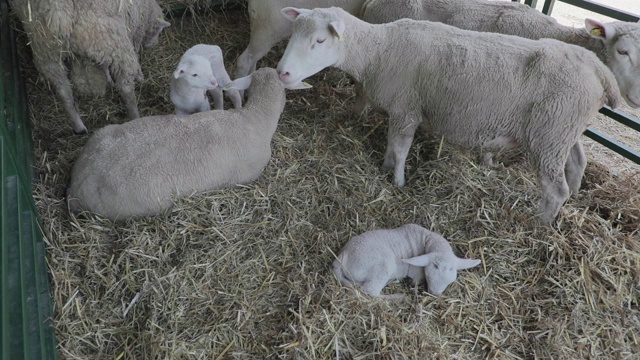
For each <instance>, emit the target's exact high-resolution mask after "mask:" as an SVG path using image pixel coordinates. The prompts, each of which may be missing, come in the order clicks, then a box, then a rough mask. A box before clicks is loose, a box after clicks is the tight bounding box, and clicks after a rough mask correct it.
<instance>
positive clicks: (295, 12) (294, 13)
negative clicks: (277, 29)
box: [280, 7, 311, 21]
mask: <svg viewBox="0 0 640 360" xmlns="http://www.w3.org/2000/svg"><path fill="white" fill-rule="evenodd" d="M310 12H311V10H309V9H298V8H294V7H286V8H283V9H282V10H280V13H281V14H282V15H283V16H284V17H286V18H287V19H289V20H291V21H296V19H297V18H298V16H300V15H304V14H308V13H310Z"/></svg>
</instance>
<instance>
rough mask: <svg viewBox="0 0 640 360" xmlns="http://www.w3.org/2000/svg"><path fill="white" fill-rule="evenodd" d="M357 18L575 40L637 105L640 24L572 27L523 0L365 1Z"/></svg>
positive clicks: (626, 97)
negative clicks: (607, 69)
mask: <svg viewBox="0 0 640 360" xmlns="http://www.w3.org/2000/svg"><path fill="white" fill-rule="evenodd" d="M360 18H361V19H362V20H364V21H366V22H369V23H373V24H382V23H388V22H392V21H396V20H400V19H404V18H409V19H414V20H429V21H437V22H441V23H444V24H447V25H452V26H455V27H457V28H460V29H466V30H474V31H485V32H493V33H501V34H507V35H515V36H520V37H524V38H528V39H534V40H538V39H543V38H550V39H556V40H560V41H563V42H566V43H569V44H574V45H578V46H581V47H584V48H585V49H588V50H591V51H593V52H594V53H595V54H596V55H597V56H598V58H599V59H600V60H601V61H602V62H604V63H605V64H606V65H607V66H608V67H609V69H611V71H612V72H613V74H614V75H615V77H616V80H617V81H618V85H619V86H620V89H621V92H622V95H623V96H624V98H625V100H626V101H627V103H628V104H629V105H630V106H632V107H639V106H640V23H631V22H624V21H614V22H610V23H605V24H591V25H590V26H589V28H586V27H585V28H574V27H570V26H565V25H561V24H559V23H558V22H557V21H556V19H554V18H552V17H550V16H547V15H545V14H543V13H541V12H540V11H537V10H535V9H532V8H531V7H529V6H527V5H524V4H519V3H513V2H505V1H488V0H397V1H393V2H390V1H385V0H367V1H366V2H365V3H364V5H363V6H362V9H361V12H360ZM586 22H587V25H589V22H590V21H589V20H587V21H586ZM600 25H602V26H600ZM594 26H596V27H595V28H594ZM594 30H595V31H594ZM592 31H593V33H592Z"/></svg>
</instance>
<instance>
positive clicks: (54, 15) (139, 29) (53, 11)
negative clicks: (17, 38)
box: [10, 0, 169, 133]
mask: <svg viewBox="0 0 640 360" xmlns="http://www.w3.org/2000/svg"><path fill="white" fill-rule="evenodd" d="M10 2H11V6H12V7H13V9H14V10H15V12H16V14H17V15H18V17H19V18H20V20H21V21H22V24H23V26H24V29H25V31H26V33H27V35H28V37H29V41H30V44H31V48H32V49H33V61H34V64H35V66H36V68H37V69H38V71H39V72H40V74H41V75H42V76H43V77H44V78H45V79H47V80H48V81H50V82H51V85H52V86H53V88H54V89H55V91H56V93H57V94H58V96H59V97H60V100H61V101H62V103H63V105H64V108H65V110H66V111H67V114H68V115H69V118H70V121H71V124H72V127H73V131H74V132H76V133H83V132H86V131H87V129H86V127H85V125H84V124H83V122H82V120H81V119H80V115H79V114H78V110H77V108H76V104H75V101H74V96H73V91H72V88H71V81H70V79H69V75H68V69H67V67H66V66H65V63H66V62H67V61H68V60H70V61H71V63H72V64H73V65H74V67H75V70H72V75H73V77H74V79H79V80H83V81H81V84H80V85H81V86H80V87H81V88H83V87H86V84H88V83H94V84H95V85H94V86H100V87H102V88H101V89H96V90H95V91H91V92H92V93H95V94H101V93H104V86H105V85H106V83H107V81H105V79H106V76H105V75H106V74H109V75H110V76H112V78H113V79H107V80H113V81H114V82H115V86H116V87H117V88H118V91H119V92H120V95H121V97H122V100H123V102H124V103H125V106H126V107H127V112H128V114H129V117H130V118H138V117H139V113H138V105H137V102H136V100H135V99H136V97H135V89H134V82H135V80H142V78H143V75H142V70H141V68H140V64H139V63H138V56H137V52H138V50H140V48H149V47H152V46H154V45H155V44H156V43H157V42H158V36H159V34H160V32H161V31H162V29H163V28H165V27H167V26H169V23H168V22H166V21H165V20H163V14H162V9H161V8H160V6H159V5H158V3H157V2H156V0H136V1H120V0H11V1H10ZM78 58H82V60H77V59H78ZM87 67H93V69H87ZM87 76H89V77H98V79H99V81H95V82H94V81H92V80H91V79H87V78H85V77H87ZM80 78H82V79H80ZM85 92H87V90H86V89H85Z"/></svg>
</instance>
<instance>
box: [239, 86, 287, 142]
mask: <svg viewBox="0 0 640 360" xmlns="http://www.w3.org/2000/svg"><path fill="white" fill-rule="evenodd" d="M282 97H284V91H283V90H282V89H280V88H278V89H275V88H273V87H268V88H256V89H250V90H249V96H248V100H247V102H246V103H245V104H244V106H242V108H241V109H239V110H235V111H240V112H248V113H251V114H252V116H251V118H254V119H256V120H257V121H258V123H257V124H256V126H257V127H258V128H259V130H260V131H261V132H262V133H264V134H269V135H271V136H272V135H273V134H274V133H275V132H276V128H277V127H278V121H268V119H272V118H276V119H279V118H280V115H281V113H282V108H283V104H284V99H283V98H282Z"/></svg>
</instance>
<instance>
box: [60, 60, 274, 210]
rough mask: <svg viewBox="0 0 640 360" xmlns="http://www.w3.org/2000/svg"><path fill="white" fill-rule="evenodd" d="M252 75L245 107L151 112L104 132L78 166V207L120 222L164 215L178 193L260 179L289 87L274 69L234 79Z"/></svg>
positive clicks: (73, 196)
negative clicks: (186, 112) (188, 112)
mask: <svg viewBox="0 0 640 360" xmlns="http://www.w3.org/2000/svg"><path fill="white" fill-rule="evenodd" d="M243 80H244V82H243ZM247 80H250V81H251V88H250V89H249V100H248V101H247V103H246V105H245V106H244V107H243V108H242V109H238V110H234V111H223V110H217V111H216V110H214V111H208V112H202V113H197V114H193V115H189V116H176V115H160V116H150V117H144V118H140V119H137V120H133V121H130V122H127V123H124V124H121V125H108V126H106V127H104V128H102V129H100V130H98V131H96V133H95V134H94V135H93V136H92V137H91V138H90V139H89V141H88V142H87V144H86V145H85V147H84V148H83V149H82V152H81V153H80V155H79V156H78V158H77V160H76V162H75V164H74V166H73V170H72V173H71V185H70V187H69V188H68V191H67V196H68V202H69V208H70V210H71V211H73V212H79V211H81V210H89V211H92V212H94V213H98V214H100V215H103V216H104V217H106V218H108V219H111V220H113V221H116V220H123V219H126V218H129V217H137V216H148V215H156V214H159V213H160V212H162V211H163V210H165V209H167V208H169V207H170V206H171V205H172V203H173V198H174V196H180V197H182V196H187V195H190V194H191V193H193V192H202V191H207V190H213V189H219V188H223V187H227V186H231V185H235V184H246V183H248V182H251V181H253V180H255V179H256V178H258V177H259V176H260V174H261V172H262V169H263V168H264V167H265V166H266V165H267V163H268V162H269V159H270V158H271V138H272V136H273V134H274V132H275V130H276V127H277V125H278V120H279V119H280V115H281V114H282V111H283V109H284V104H285V93H284V89H285V87H284V85H283V83H282V82H281V81H280V80H279V79H278V75H277V73H276V71H275V70H274V69H271V68H263V69H260V70H258V71H256V72H255V73H253V74H252V75H251V76H250V77H246V78H242V79H238V80H236V81H234V83H238V84H239V85H238V88H247V87H248V84H246V83H247V82H248V81H247Z"/></svg>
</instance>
